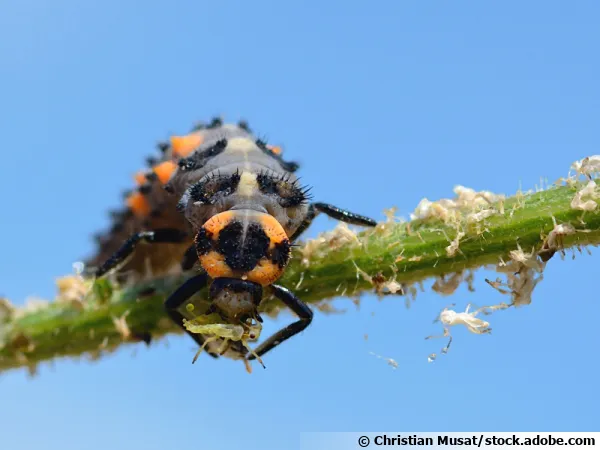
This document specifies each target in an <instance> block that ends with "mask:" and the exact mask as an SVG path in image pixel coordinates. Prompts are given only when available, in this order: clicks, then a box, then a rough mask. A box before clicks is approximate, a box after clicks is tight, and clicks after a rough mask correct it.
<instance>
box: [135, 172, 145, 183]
mask: <svg viewBox="0 0 600 450" xmlns="http://www.w3.org/2000/svg"><path fill="white" fill-rule="evenodd" d="M133 179H134V180H135V182H136V183H137V184H138V185H142V184H144V183H145V182H146V173H145V172H138V173H136V174H135V175H134V176H133Z"/></svg>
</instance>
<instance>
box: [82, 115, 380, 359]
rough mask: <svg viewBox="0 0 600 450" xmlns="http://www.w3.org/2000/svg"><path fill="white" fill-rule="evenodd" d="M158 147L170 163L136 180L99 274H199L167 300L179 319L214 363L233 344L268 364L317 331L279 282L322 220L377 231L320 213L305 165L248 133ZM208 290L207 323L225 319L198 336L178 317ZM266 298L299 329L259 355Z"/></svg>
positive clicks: (206, 128)
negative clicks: (302, 173)
mask: <svg viewBox="0 0 600 450" xmlns="http://www.w3.org/2000/svg"><path fill="white" fill-rule="evenodd" d="M158 147H159V149H160V152H161V155H162V156H161V157H160V158H158V159H151V160H149V163H150V164H151V167H150V168H149V169H147V170H144V171H142V172H139V173H138V174H136V176H135V177H134V179H135V182H136V183H137V188H136V189H135V190H133V191H131V192H128V193H127V194H126V205H127V207H126V208H124V209H123V210H122V211H118V212H116V213H114V214H113V215H112V216H113V220H114V224H113V227H112V230H111V232H110V233H109V234H108V235H106V236H105V235H100V236H97V238H96V239H97V241H98V245H99V252H98V254H97V255H96V256H95V257H94V258H92V259H91V260H90V261H88V267H89V266H92V267H96V269H95V276H96V277H102V276H105V275H106V274H108V273H109V272H110V273H115V272H116V273H118V274H119V275H121V276H128V277H131V276H134V277H136V276H137V277H141V276H147V275H150V276H158V275H160V274H162V273H168V272H171V271H172V270H173V269H174V266H177V268H180V269H181V270H184V271H187V270H191V269H193V268H194V269H195V270H197V271H198V274H197V275H196V276H194V277H192V278H190V279H188V281H186V282H185V283H184V284H183V285H182V286H180V287H179V288H178V289H176V290H175V292H173V293H172V294H171V296H170V297H169V298H168V299H167V300H166V302H165V307H166V309H167V312H168V315H169V317H170V318H171V319H172V320H173V321H174V322H175V323H176V324H177V325H178V326H180V327H181V328H183V329H184V330H185V331H186V332H187V333H188V334H189V335H190V336H191V337H192V338H193V339H194V340H195V341H196V342H197V343H198V345H200V346H201V348H206V350H207V352H208V353H209V354H210V355H212V356H213V357H217V356H219V353H221V352H222V350H223V348H222V342H218V341H225V340H226V341H228V344H227V349H226V351H225V353H224V354H225V355H227V356H230V357H236V358H244V359H246V360H253V359H258V358H260V357H261V356H262V355H264V354H265V353H267V352H268V351H270V350H271V349H273V348H274V347H276V346H277V345H279V344H281V343H282V342H284V341H285V340H287V339H289V338H291V337H292V336H294V335H296V334H298V333H300V332H301V331H302V330H304V329H305V328H306V327H307V326H308V325H309V324H310V323H311V321H312V317H313V313H312V311H311V309H310V308H309V307H308V306H307V305H306V304H305V303H303V302H302V301H301V300H300V299H299V298H298V297H296V296H295V295H294V294H293V293H292V291H290V290H289V289H287V288H285V287H283V286H280V285H278V284H275V282H276V281H277V280H278V279H279V278H280V277H281V276H282V274H283V272H284V270H285V268H286V266H287V264H288V262H289V260H290V257H291V250H292V246H293V244H294V242H295V241H296V240H297V239H298V237H299V236H300V235H301V234H302V232H304V231H305V230H306V229H307V228H308V227H309V225H310V224H311V222H312V221H313V219H314V218H315V217H316V216H317V215H318V214H319V213H324V214H326V215H328V216H330V217H332V218H334V219H337V220H340V221H342V222H346V223H349V224H354V225H359V226H367V227H373V226H375V225H376V222H375V221H374V220H373V219H370V218H368V217H365V216H361V215H358V214H355V213H352V212H350V211H346V210H343V209H340V208H337V207H335V206H332V205H329V204H326V203H312V202H311V201H310V200H311V196H310V195H309V194H308V190H309V189H307V188H306V187H304V186H301V185H300V184H299V181H298V178H297V177H296V176H295V175H294V172H295V171H296V170H297V169H298V164H296V163H295V162H289V161H286V160H284V159H283V158H282V156H281V149H280V148H279V147H274V146H270V145H268V144H266V143H265V142H263V141H262V140H260V139H256V138H255V137H254V136H253V135H252V134H251V131H250V128H249V127H248V125H247V124H246V123H241V124H239V125H232V124H223V122H222V121H221V120H220V119H214V120H213V121H212V122H211V123H210V124H209V125H203V124H200V125H197V126H196V127H195V128H194V130H193V131H192V132H191V133H189V134H187V135H185V136H175V137H172V138H171V139H170V143H169V144H165V143H160V144H159V146H158ZM142 243H145V244H150V245H140V244H142ZM155 244H156V245H155ZM207 285H210V286H209V290H208V291H209V300H210V302H211V306H210V308H209V309H208V311H206V315H211V314H218V316H219V317H220V322H219V323H212V324H204V325H198V326H200V327H201V328H194V330H195V331H196V332H192V331H190V329H188V328H186V326H185V325H184V317H183V315H182V314H181V313H180V312H179V311H178V308H180V307H182V306H183V305H184V304H185V303H186V302H188V300H189V299H190V298H191V297H192V296H193V295H194V294H195V293H197V292H198V291H200V290H201V289H203V288H204V287H206V286H207ZM266 290H269V291H270V292H271V293H272V294H273V295H274V296H275V297H276V298H278V299H279V300H280V301H282V302H283V303H284V304H285V305H286V306H288V307H289V308H290V309H291V310H292V311H293V312H294V313H295V314H296V315H297V316H298V320H297V321H296V322H294V323H292V324H290V325H288V326H286V327H284V328H283V329H281V330H279V331H278V332H276V333H275V334H274V335H273V336H271V337H269V338H268V339H266V340H265V341H264V342H262V343H261V344H260V345H259V346H258V347H257V348H256V349H255V351H253V352H252V351H249V350H248V348H247V346H246V342H247V341H248V340H251V339H250V334H251V332H254V333H256V331H257V329H256V328H254V329H252V328H248V327H247V323H248V322H247V321H248V320H249V319H254V318H256V320H257V321H258V322H262V319H261V318H260V315H259V314H258V310H259V307H260V304H261V300H262V298H263V293H264V292H265V291H266ZM186 324H188V325H189V322H186ZM240 327H241V328H240ZM241 329H243V332H241V331H240V330H241ZM240 333H241V334H240ZM205 335H208V336H209V337H208V338H206V337H205ZM211 338H212V339H211ZM249 353H250V354H249Z"/></svg>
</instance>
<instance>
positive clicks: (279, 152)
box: [267, 145, 281, 155]
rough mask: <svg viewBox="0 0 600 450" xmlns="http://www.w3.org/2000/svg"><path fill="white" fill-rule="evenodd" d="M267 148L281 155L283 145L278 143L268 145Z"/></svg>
mask: <svg viewBox="0 0 600 450" xmlns="http://www.w3.org/2000/svg"><path fill="white" fill-rule="evenodd" d="M267 148H268V149H269V150H271V151H272V152H273V153H275V154H276V155H281V147H279V146H277V145H267Z"/></svg>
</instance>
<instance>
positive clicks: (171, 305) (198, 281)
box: [165, 273, 218, 358]
mask: <svg viewBox="0 0 600 450" xmlns="http://www.w3.org/2000/svg"><path fill="white" fill-rule="evenodd" d="M207 283H208V275H207V274H206V273H201V274H200V275H196V276H195V277H192V278H190V279H189V280H187V281H186V282H185V283H183V284H182V285H181V286H179V287H178V288H177V290H176V291H175V292H173V293H172V294H171V295H170V296H169V298H168V299H167V300H166V301H165V308H166V310H167V314H168V315H169V317H170V318H171V320H172V321H173V322H175V323H176V324H177V325H178V326H179V327H180V328H181V329H182V330H184V331H185V332H186V333H187V334H188V335H189V336H191V337H192V339H194V341H196V343H197V344H198V345H199V346H202V345H203V344H204V338H203V337H202V335H201V334H197V333H192V332H191V331H188V330H187V329H186V328H185V327H184V326H183V319H184V317H183V315H182V314H181V313H180V312H179V311H178V310H177V308H179V307H181V305H183V304H184V303H185V302H186V301H188V300H189V299H190V298H191V297H192V296H193V295H194V294H195V293H197V292H198V291H200V290H201V289H203V288H204V287H205V286H206V284H207ZM208 354H209V355H210V356H212V357H213V358H218V355H216V354H215V353H210V352H209V353H208Z"/></svg>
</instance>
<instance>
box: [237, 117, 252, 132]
mask: <svg viewBox="0 0 600 450" xmlns="http://www.w3.org/2000/svg"><path fill="white" fill-rule="evenodd" d="M238 127H240V128H241V129H242V130H244V131H247V132H248V133H252V130H251V129H250V126H249V125H248V122H246V121H245V120H240V121H239V122H238Z"/></svg>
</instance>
